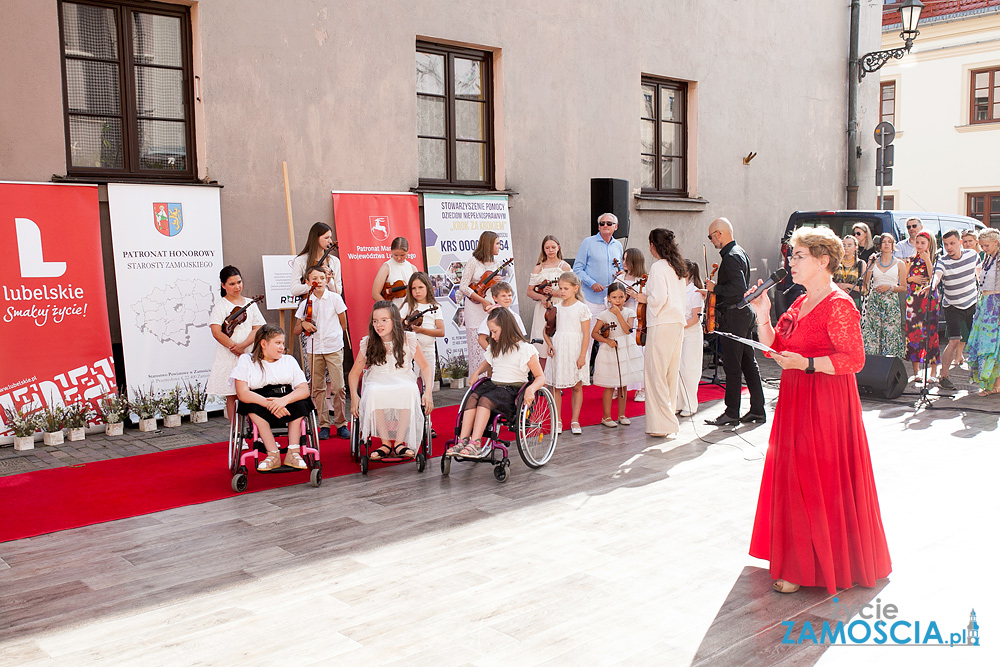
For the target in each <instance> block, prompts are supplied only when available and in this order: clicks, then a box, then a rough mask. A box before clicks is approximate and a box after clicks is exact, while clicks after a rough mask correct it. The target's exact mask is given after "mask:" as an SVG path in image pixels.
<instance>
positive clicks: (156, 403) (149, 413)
mask: <svg viewBox="0 0 1000 667" xmlns="http://www.w3.org/2000/svg"><path fill="white" fill-rule="evenodd" d="M132 396H133V398H132V400H131V401H129V407H131V408H132V410H134V411H135V413H136V414H137V415H139V419H153V418H154V417H156V415H157V414H158V413H159V412H160V397H159V395H158V394H157V392H156V391H155V390H154V389H153V388H152V387H150V388H149V391H143V389H142V387H133V388H132Z"/></svg>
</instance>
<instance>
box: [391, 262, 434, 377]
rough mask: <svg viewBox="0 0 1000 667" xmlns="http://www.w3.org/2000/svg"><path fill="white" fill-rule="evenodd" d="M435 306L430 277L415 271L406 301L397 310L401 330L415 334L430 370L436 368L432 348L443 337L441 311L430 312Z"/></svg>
mask: <svg viewBox="0 0 1000 667" xmlns="http://www.w3.org/2000/svg"><path fill="white" fill-rule="evenodd" d="M436 305H437V299H435V298H434V286H433V285H432V284H431V277H430V276H429V275H427V274H426V273H424V272H423V271H417V272H416V273H414V274H413V275H412V276H410V283H409V285H408V286H407V290H406V301H404V302H403V305H402V306H400V308H399V316H400V317H402V318H403V328H404V329H406V330H407V331H412V332H413V333H415V334H417V342H419V343H420V349H421V350H422V351H423V353H424V358H425V359H427V363H428V364H430V365H431V368H436V367H437V349H436V348H435V346H434V342H435V340H434V339H436V338H441V337H442V336H444V317H442V315H441V309H440V308H438V309H436V310H431V307H433V306H436ZM419 312H423V313H424V314H423V315H422V316H420V317H418V319H416V320H415V321H414V322H413V323H412V324H410V325H409V327H407V326H406V323H407V321H408V320H409V318H410V316H411V315H413V314H415V313H419Z"/></svg>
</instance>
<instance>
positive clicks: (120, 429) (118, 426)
mask: <svg viewBox="0 0 1000 667" xmlns="http://www.w3.org/2000/svg"><path fill="white" fill-rule="evenodd" d="M124 432H125V424H124V422H115V423H113V424H105V425H104V433H105V434H107V435H121V434H122V433H124Z"/></svg>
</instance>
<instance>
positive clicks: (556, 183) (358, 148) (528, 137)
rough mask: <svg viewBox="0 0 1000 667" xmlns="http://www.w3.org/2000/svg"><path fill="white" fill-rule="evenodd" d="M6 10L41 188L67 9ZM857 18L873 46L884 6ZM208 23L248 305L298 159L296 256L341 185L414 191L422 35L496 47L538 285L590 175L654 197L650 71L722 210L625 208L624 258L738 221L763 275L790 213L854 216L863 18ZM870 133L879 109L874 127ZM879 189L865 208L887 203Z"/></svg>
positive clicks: (623, 11) (280, 6)
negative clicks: (858, 35)
mask: <svg viewBox="0 0 1000 667" xmlns="http://www.w3.org/2000/svg"><path fill="white" fill-rule="evenodd" d="M5 4H7V5H11V9H10V10H9V11H7V12H6V13H5V19H6V18H7V17H8V16H13V17H14V20H11V21H7V20H5V21H4V24H3V26H2V27H0V63H3V64H2V65H0V67H2V68H3V76H2V77H0V81H3V82H4V84H3V85H5V87H9V86H11V85H13V86H14V87H15V88H16V91H15V94H13V95H10V96H9V95H8V94H4V95H3V96H2V98H0V179H5V180H47V179H48V178H49V177H50V176H51V174H53V173H56V174H64V173H65V169H66V167H65V146H64V138H63V118H62V114H63V112H62V93H61V73H60V68H59V58H58V27H57V23H56V12H55V1H54V0H53V1H52V2H42V3H39V2H35V1H33V0H8V2H7V3H5ZM862 5H863V8H864V11H865V22H864V24H863V26H864V29H863V34H864V39H863V44H862V49H863V51H862V52H864V50H865V48H866V46H868V47H870V46H871V44H872V43H874V44H876V45H877V40H878V38H879V33H878V25H877V23H876V20H877V16H878V11H880V9H881V5H880V4H878V3H876V2H874V1H873V0H864V1H863V3H862ZM872 17H875V18H872ZM196 23H197V25H196V33H197V40H198V44H197V45H196V51H195V61H196V62H195V69H196V73H197V74H198V75H199V76H200V77H201V88H200V93H201V98H202V101H201V103H199V105H198V109H197V111H198V114H199V123H198V127H197V133H198V144H199V150H200V154H199V170H200V174H201V175H202V176H203V177H207V178H210V179H213V180H217V181H219V183H221V184H222V185H223V186H224V189H223V190H222V215H223V225H224V228H223V240H224V248H225V252H226V260H227V262H231V263H234V264H236V265H238V266H240V267H241V268H242V269H243V272H244V277H245V279H246V282H247V283H248V286H249V288H250V289H251V290H252V291H257V290H259V289H260V287H261V283H262V279H261V267H260V261H259V256H260V255H261V254H272V253H283V252H287V251H288V240H287V230H286V223H285V208H284V197H283V186H282V179H281V161H282V160H286V161H287V162H288V165H289V173H290V178H291V186H292V200H293V210H294V216H295V221H296V239H297V243H302V241H303V240H304V236H305V233H306V230H307V229H308V227H309V225H310V224H311V223H312V222H314V221H317V220H321V221H324V222H332V206H331V197H330V191H331V190H351V189H361V190H391V191H405V190H408V189H409V188H411V187H413V186H416V185H417V152H416V140H415V133H416V123H417V119H416V103H415V76H414V42H415V40H416V39H417V38H418V37H420V38H424V39H429V40H440V41H449V42H456V43H463V44H471V45H477V46H480V47H485V48H488V49H495V50H497V52H498V55H497V59H496V62H497V70H498V71H497V82H498V87H499V90H498V105H497V106H498V111H499V113H498V119H497V123H498V128H497V137H499V138H500V139H499V141H500V142H501V144H502V145H501V146H500V147H499V148H500V149H501V150H498V154H500V155H502V158H501V160H502V164H501V166H500V169H501V175H500V178H498V180H500V181H501V182H502V183H503V184H505V185H506V187H507V188H509V189H511V190H513V191H515V192H516V193H518V194H516V195H515V196H513V197H512V198H511V218H512V224H513V226H514V230H515V248H514V250H515V256H516V257H518V258H521V261H520V265H521V267H522V270H521V272H520V274H519V275H520V276H521V279H522V280H523V281H526V279H527V271H526V270H525V269H526V268H527V267H528V266H529V265H530V263H531V262H533V260H534V258H535V256H536V255H537V252H538V244H539V242H540V239H541V236H542V231H540V230H539V227H540V226H542V225H544V227H545V232H549V231H553V232H554V233H555V234H556V235H558V236H559V238H560V239H561V240H562V242H563V245H564V247H565V251H566V254H567V255H574V254H575V252H576V248H577V246H578V244H579V243H580V241H581V240H582V239H583V237H584V236H586V235H588V234H589V220H588V219H589V214H590V192H589V188H590V179H591V178H592V177H617V178H627V179H629V181H630V184H631V187H632V188H633V189H634V188H637V187H638V183H639V159H638V157H639V156H638V150H639V148H638V147H639V110H640V104H641V95H640V77H641V75H642V74H643V73H646V74H652V75H657V76H663V77H670V78H676V79H684V80H688V81H692V82H695V84H696V88H697V97H698V111H697V117H696V118H695V119H693V120H694V121H695V122H693V123H692V128H695V127H696V134H697V137H696V140H694V141H692V142H691V147H692V150H693V151H695V154H696V157H697V184H698V189H697V192H696V193H694V194H696V195H697V196H699V197H702V198H704V199H705V200H707V202H708V203H707V204H704V205H701V206H699V207H696V208H698V209H699V210H695V211H651V210H642V211H637V210H636V200H634V199H633V200H631V202H630V205H631V208H632V235H631V241H630V245H632V246H635V247H639V248H641V249H643V250H644V251H646V250H647V248H648V244H647V243H646V241H645V239H646V236H647V234H648V232H649V230H650V229H652V228H654V227H661V226H662V227H669V228H671V229H674V230H675V231H676V232H677V234H678V236H679V239H680V241H681V245H682V249H683V251H684V252H685V254H686V255H687V256H688V257H691V258H700V257H701V256H702V248H701V245H702V243H703V242H704V240H705V235H706V232H707V226H708V223H709V222H710V221H711V220H712V219H714V218H715V217H718V216H720V215H724V216H727V217H729V218H730V219H731V220H732V221H733V222H734V223H735V224H736V226H737V236H738V239H739V240H740V242H741V243H742V244H743V245H745V246H746V248H747V250H748V251H749V253H750V255H751V258H752V259H753V260H754V262H755V264H756V265H758V266H759V267H760V269H759V271H758V273H757V275H761V276H762V275H764V267H763V262H762V260H763V259H764V258H767V259H768V260H769V268H770V269H771V270H773V269H774V268H775V262H776V259H777V247H778V241H779V237H780V233H781V231H782V230H783V228H784V224H785V222H786V220H787V218H788V214H789V213H790V212H791V211H793V210H796V209H817V208H842V207H843V206H844V202H845V194H844V188H845V173H846V160H845V155H846V140H845V138H846V117H847V110H846V99H847V50H848V25H849V15H848V4H847V3H811V2H810V3H803V2H799V1H795V0H780V1H771V2H764V1H762V0H761V1H757V2H728V1H727V2H722V1H721V0H700V1H695V0H686V1H682V0H675V1H672V2H664V3H647V2H643V3H639V2H631V1H623V0H617V1H606V2H597V1H588V2H537V0H535V1H527V0H512V1H509V2H504V3H481V2H468V1H453V0H449V1H447V2H445V1H443V0H428V1H425V2H413V1H412V0H411V1H409V2H400V1H398V0H387V1H385V2H378V3H375V2H363V3H361V2H347V3H336V2H322V1H306V0H295V1H289V2H280V3H279V2H273V0H203V1H202V2H200V3H197V10H196ZM867 50H870V48H868V49H867ZM12 76H13V77H15V78H13V79H12V78H11V77H12ZM872 90H874V91H875V92H871V91H872ZM862 91H863V95H862V99H863V100H868V101H866V102H865V103H864V104H863V112H867V109H868V108H869V107H870V108H871V109H874V97H875V96H876V95H877V83H876V77H868V78H867V79H866V81H865V84H864V85H863V87H862ZM6 92H7V91H6V89H5V93H6ZM869 98H871V99H870V100H869ZM501 109H502V110H501ZM875 122H877V121H872V120H871V116H870V114H868V115H865V116H863V117H862V132H868V133H870V132H871V129H872V128H873V127H874V125H875ZM751 151H755V152H757V154H758V155H757V157H756V158H755V159H754V160H753V161H752V162H751V163H750V165H749V166H744V165H743V163H742V158H743V156H745V155H746V154H747V153H749V152H751ZM865 159H867V154H866V157H865ZM873 168H874V167H873V166H871V167H870V168H866V167H865V166H864V164H863V165H862V173H867V171H871V169H873ZM870 180H871V179H867V178H863V179H862V182H863V183H862V186H863V187H862V192H861V194H860V197H859V201H862V202H863V201H869V200H871V199H872V198H873V197H874V188H873V187H872V186H871V184H870ZM710 251H711V249H710ZM710 259H711V254H710ZM699 261H700V259H699ZM345 270H346V271H349V270H350V267H349V266H348V267H345ZM524 288H525V285H523V284H522V285H520V286H519V289H520V290H522V291H523V290H524Z"/></svg>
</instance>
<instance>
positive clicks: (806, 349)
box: [771, 289, 865, 375]
mask: <svg viewBox="0 0 1000 667" xmlns="http://www.w3.org/2000/svg"><path fill="white" fill-rule="evenodd" d="M805 300H806V296H805V295H802V296H800V297H799V298H798V299H796V300H795V303H793V304H792V306H791V307H790V308H789V309H788V310H787V311H785V314H784V315H782V316H781V317H780V318H778V323H777V324H776V325H775V326H774V333H775V337H774V343H772V344H771V347H772V348H773V349H774V350H776V351H777V352H784V351H786V350H787V351H789V352H796V353H798V354H801V355H802V356H804V357H830V361H832V362H833V370H834V374H835V375H847V374H853V373H857V372H858V371H860V370H861V369H862V368H864V366H865V347H864V343H863V342H862V340H861V325H860V322H861V314H860V313H858V309H857V307H855V305H854V300H853V299H851V297H849V296H847V295H846V294H844V292H843V291H842V290H840V289H834V290H833V291H832V292H830V294H829V295H827V297H826V298H824V299H823V300H822V301H820V302H819V304H818V305H817V306H816V307H815V308H813V309H812V310H811V311H809V313H808V314H807V315H805V317H801V316H800V312H801V310H802V304H803V302H805ZM802 372H804V371H802Z"/></svg>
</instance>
